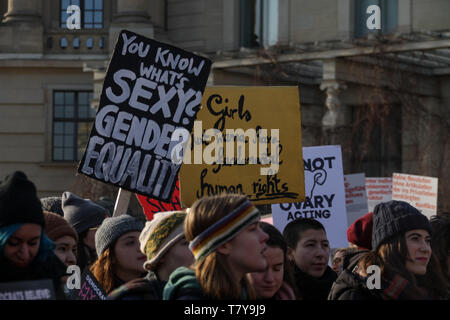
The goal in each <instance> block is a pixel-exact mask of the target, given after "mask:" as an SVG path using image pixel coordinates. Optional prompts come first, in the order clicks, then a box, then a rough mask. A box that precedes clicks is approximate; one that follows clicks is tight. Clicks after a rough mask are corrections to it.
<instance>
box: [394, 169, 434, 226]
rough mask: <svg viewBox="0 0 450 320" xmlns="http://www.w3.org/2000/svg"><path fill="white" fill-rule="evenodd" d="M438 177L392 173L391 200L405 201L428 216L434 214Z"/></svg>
mask: <svg viewBox="0 0 450 320" xmlns="http://www.w3.org/2000/svg"><path fill="white" fill-rule="evenodd" d="M437 191H438V179H437V178H432V177H424V176H415V175H411V174H401V173H394V174H393V175H392V200H401V201H406V202H408V203H409V204H411V205H412V206H414V207H416V208H417V209H418V210H420V211H421V212H422V213H423V214H424V215H426V216H427V217H428V218H430V217H431V216H432V215H435V214H436V209H437V194H438V193H437Z"/></svg>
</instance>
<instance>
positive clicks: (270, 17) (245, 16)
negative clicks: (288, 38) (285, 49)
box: [240, 0, 278, 48]
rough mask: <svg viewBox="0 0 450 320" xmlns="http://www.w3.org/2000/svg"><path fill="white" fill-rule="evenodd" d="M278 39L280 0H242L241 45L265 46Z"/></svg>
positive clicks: (250, 46)
mask: <svg viewBox="0 0 450 320" xmlns="http://www.w3.org/2000/svg"><path fill="white" fill-rule="evenodd" d="M277 41H278V0H241V1H240V46H241V47H247V48H252V47H265V46H272V45H274V44H276V43H277Z"/></svg>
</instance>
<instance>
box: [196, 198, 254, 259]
mask: <svg viewBox="0 0 450 320" xmlns="http://www.w3.org/2000/svg"><path fill="white" fill-rule="evenodd" d="M259 218H260V212H259V210H258V209H257V208H256V207H255V206H254V205H253V204H252V203H251V202H250V201H249V200H247V201H245V202H244V203H243V204H241V205H240V206H239V207H237V208H236V209H234V210H233V211H232V212H230V213H229V214H227V215H226V216H225V217H223V218H222V219H220V220H219V221H217V222H215V223H214V224H212V225H211V226H209V227H208V228H207V229H206V230H205V231H203V232H202V233H200V234H199V235H198V236H197V237H195V239H194V240H192V241H191V242H190V243H189V249H191V251H192V253H193V254H194V257H195V260H197V261H198V260H200V259H201V258H203V257H206V256H207V255H208V254H210V253H211V252H213V251H214V250H216V248H217V247H218V246H220V245H221V244H223V243H225V242H227V241H229V240H231V239H233V238H234V237H235V236H236V235H237V234H238V233H239V232H240V231H242V229H244V228H245V227H246V226H248V225H250V224H252V223H253V222H255V221H257V220H259Z"/></svg>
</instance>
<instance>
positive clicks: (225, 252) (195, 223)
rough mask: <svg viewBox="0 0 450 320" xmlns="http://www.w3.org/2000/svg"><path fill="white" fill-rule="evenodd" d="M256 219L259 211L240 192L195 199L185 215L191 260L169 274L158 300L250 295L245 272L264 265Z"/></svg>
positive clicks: (263, 246) (264, 237) (263, 239)
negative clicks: (189, 264) (190, 263)
mask: <svg viewBox="0 0 450 320" xmlns="http://www.w3.org/2000/svg"><path fill="white" fill-rule="evenodd" d="M259 221H260V212H259V211H258V209H257V208H256V207H255V206H254V205H253V204H252V203H251V202H250V201H249V200H248V199H247V197H246V196H244V195H238V194H223V195H218V196H212V197H205V198H201V199H198V200H197V201H196V202H195V203H194V204H193V205H192V207H191V208H190V209H189V211H188V214H187V217H186V220H185V236H186V240H187V241H189V243H190V244H189V248H190V249H191V251H192V253H193V254H194V257H195V263H194V264H193V265H192V266H191V268H186V267H180V268H178V269H176V270H175V271H174V272H173V273H172V274H171V275H170V277H169V281H168V283H167V284H166V286H165V288H164V293H163V298H164V300H193V299H201V300H204V299H255V293H254V290H253V288H252V286H251V285H250V284H249V281H248V279H247V274H248V273H250V272H261V271H264V270H265V268H266V266H267V261H266V258H265V256H264V251H265V250H266V248H267V246H266V241H267V239H268V235H267V234H266V233H264V231H262V229H261V228H260V226H259Z"/></svg>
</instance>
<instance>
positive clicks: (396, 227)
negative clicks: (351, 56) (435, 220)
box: [372, 200, 431, 250]
mask: <svg viewBox="0 0 450 320" xmlns="http://www.w3.org/2000/svg"><path fill="white" fill-rule="evenodd" d="M414 229H423V230H427V231H428V232H429V233H430V234H431V224H430V221H429V220H428V218H427V217H426V216H424V215H423V214H422V213H421V212H420V211H419V210H417V209H416V208H414V207H413V206H412V205H410V204H409V203H407V202H405V201H396V200H392V201H389V202H383V203H380V204H378V205H376V206H375V208H374V210H373V230H372V249H373V250H378V248H379V247H380V245H381V244H383V243H385V242H386V241H387V240H388V239H389V238H390V237H392V236H394V235H397V234H401V233H404V232H407V231H410V230H414Z"/></svg>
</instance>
